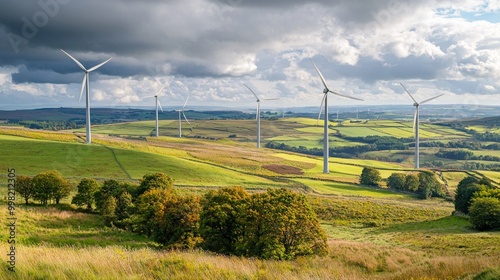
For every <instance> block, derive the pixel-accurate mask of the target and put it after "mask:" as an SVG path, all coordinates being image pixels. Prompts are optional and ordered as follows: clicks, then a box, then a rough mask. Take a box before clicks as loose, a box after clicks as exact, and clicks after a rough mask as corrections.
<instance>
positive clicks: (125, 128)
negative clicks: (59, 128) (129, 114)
mask: <svg viewBox="0 0 500 280" xmlns="http://www.w3.org/2000/svg"><path fill="white" fill-rule="evenodd" d="M172 122H175V121H172V120H160V121H159V123H158V126H159V130H160V132H161V129H162V127H166V126H169V125H170V124H171V123H172ZM155 126H156V121H138V122H126V123H116V124H108V125H93V126H92V133H94V134H105V135H137V136H149V135H150V134H151V133H154V130H155ZM76 131H78V132H82V133H83V132H85V128H82V129H78V130H76Z"/></svg>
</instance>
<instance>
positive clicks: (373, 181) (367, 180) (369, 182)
mask: <svg viewBox="0 0 500 280" xmlns="http://www.w3.org/2000/svg"><path fill="white" fill-rule="evenodd" d="M381 180H382V177H381V176H380V171H378V170H377V169H373V168H370V167H365V168H363V171H362V172H361V177H360V179H359V183H360V184H361V185H366V186H377V187H378V186H379V182H380V181H381Z"/></svg>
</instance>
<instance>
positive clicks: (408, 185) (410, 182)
mask: <svg viewBox="0 0 500 280" xmlns="http://www.w3.org/2000/svg"><path fill="white" fill-rule="evenodd" d="M419 185H420V180H419V179H418V176H417V175H415V174H408V175H406V181H405V190H407V191H410V192H417V191H418V186H419Z"/></svg>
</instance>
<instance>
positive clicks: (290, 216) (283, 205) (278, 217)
mask: <svg viewBox="0 0 500 280" xmlns="http://www.w3.org/2000/svg"><path fill="white" fill-rule="evenodd" d="M240 219H241V223H242V225H243V227H244V228H243V236H242V238H239V239H238V241H237V243H236V250H237V254H241V255H245V256H250V257H259V258H264V259H280V260H284V259H293V258H295V257H297V256H301V255H311V254H325V253H326V251H327V245H326V234H325V232H324V231H323V229H322V228H321V226H320V224H319V220H318V218H317V217H316V214H315V213H314V211H313V210H312V208H311V206H310V205H309V203H308V202H307V200H306V197H305V196H304V195H301V194H297V193H294V192H291V191H289V190H286V189H276V190H272V189H269V190H268V191H267V192H266V193H259V194H254V195H252V197H251V199H250V202H249V204H248V206H247V207H246V209H245V211H244V212H242V216H241V217H240Z"/></svg>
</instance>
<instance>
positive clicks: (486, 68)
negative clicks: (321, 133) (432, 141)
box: [0, 0, 500, 109]
mask: <svg viewBox="0 0 500 280" xmlns="http://www.w3.org/2000/svg"><path fill="white" fill-rule="evenodd" d="M0 5H1V6H0V7H1V9H0V21H1V22H0V38H1V39H0V109H19V108H37V107H60V106H70V107H83V106H84V104H85V102H84V100H82V102H81V103H80V104H79V103H78V98H79V94H80V88H81V83H82V78H83V71H82V70H81V69H80V68H79V67H78V66H77V65H76V63H75V62H73V61H72V60H71V59H70V58H69V57H67V56H66V55H65V54H64V53H62V52H61V50H60V49H64V50H66V51H67V52H68V53H70V54H71V55H73V56H74V57H75V58H77V59H78V60H80V61H81V62H82V64H83V65H84V66H85V67H87V69H88V68H91V67H93V66H95V65H97V64H99V63H101V62H103V61H105V60H106V59H108V58H110V57H113V59H112V60H111V61H110V62H109V63H108V64H106V65H104V66H102V67H101V68H100V69H98V70H97V71H95V72H92V73H91V74H90V80H91V104H92V106H94V107H97V106H98V107H106V106H137V105H152V104H151V103H153V104H154V101H153V99H152V98H149V97H151V96H153V95H154V94H155V93H156V92H157V91H158V90H159V89H160V88H161V87H162V86H164V85H165V86H166V87H165V89H164V90H163V91H162V92H161V94H160V95H161V99H160V100H161V102H162V104H163V106H164V107H169V106H181V105H182V103H184V99H185V98H186V97H187V96H188V95H189V94H191V98H190V104H191V105H192V106H195V105H197V106H199V105H219V106H225V107H231V106H238V107H241V106H253V105H254V104H255V99H254V98H253V96H252V95H251V93H250V92H249V91H248V90H247V89H246V88H245V87H244V86H243V84H247V85H249V86H250V87H252V88H254V90H255V91H256V92H257V93H258V94H259V95H260V97H261V98H278V97H279V98H280V100H278V101H269V103H268V106H270V107H273V106H275V107H280V106H281V107H294V106H319V104H320V102H321V97H322V96H321V92H322V89H323V88H322V84H321V82H320V80H319V78H318V76H317V74H316V73H315V71H314V68H313V66H312V64H311V63H310V61H309V59H308V58H309V57H310V58H312V59H313V60H314V61H315V62H316V64H317V65H318V67H319V68H320V69H321V71H322V72H323V75H324V76H325V78H326V79H327V83H328V84H329V87H330V88H331V89H332V90H335V91H338V92H340V93H343V94H346V95H352V96H356V97H359V98H363V99H364V100H365V101H364V102H360V101H355V100H350V99H346V98H342V97H335V99H334V100H333V101H332V102H333V104H339V105H356V104H359V105H372V104H377V105H378V104H409V105H410V104H411V103H412V102H411V100H410V99H409V97H408V96H407V95H406V94H405V93H404V91H403V89H402V87H401V86H400V85H399V82H402V83H404V84H405V85H406V87H407V88H408V89H409V90H410V92H412V93H415V98H416V99H417V100H424V99H426V98H430V97H432V96H434V95H437V94H441V93H444V94H445V96H443V97H441V98H439V99H436V100H434V101H432V102H433V103H436V104H439V103H447V104H476V105H477V104H487V105H491V104H496V105H500V0H491V1H480V0H463V1H452V0H426V1H423V0H314V1H299V0H184V1H181V0H164V1H160V0H150V1H132V0H107V1H101V0H86V1H77V0H38V1H16V0H0ZM331 104H332V103H331ZM333 104H332V105H333ZM263 106H265V105H263Z"/></svg>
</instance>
